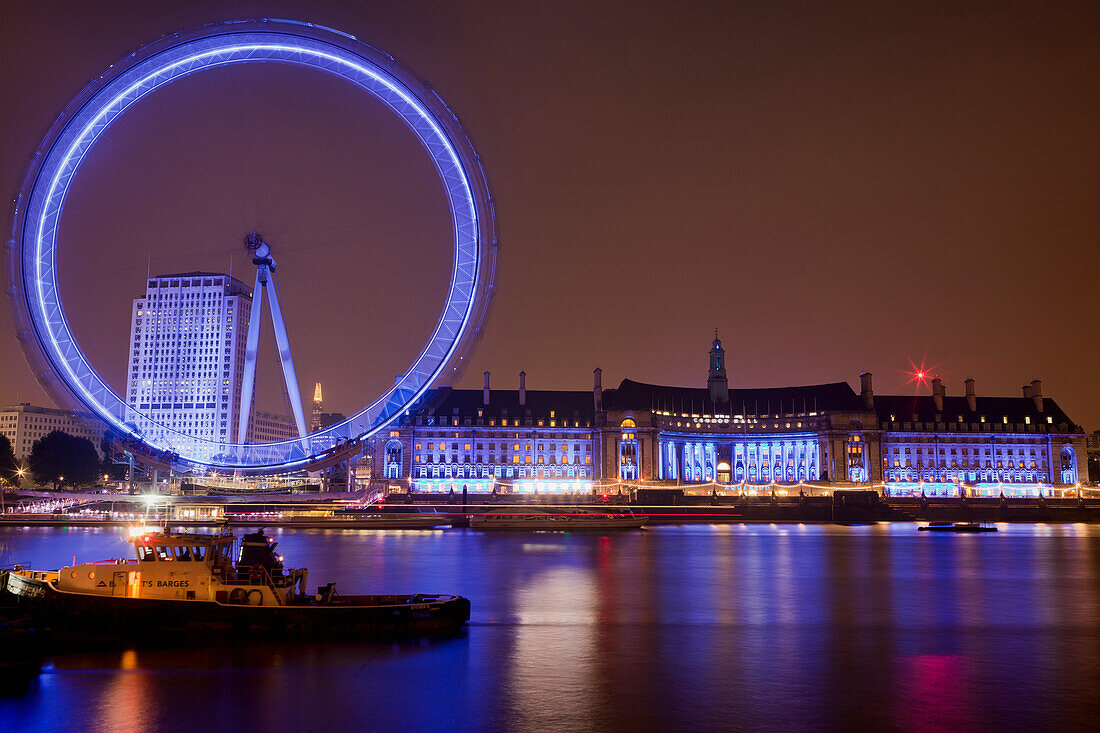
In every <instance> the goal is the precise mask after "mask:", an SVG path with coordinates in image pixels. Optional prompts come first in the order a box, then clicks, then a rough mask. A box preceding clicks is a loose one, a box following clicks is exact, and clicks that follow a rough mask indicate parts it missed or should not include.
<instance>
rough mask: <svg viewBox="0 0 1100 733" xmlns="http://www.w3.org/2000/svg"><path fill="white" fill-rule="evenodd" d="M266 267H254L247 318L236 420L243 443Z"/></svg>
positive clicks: (258, 334) (246, 432)
mask: <svg viewBox="0 0 1100 733" xmlns="http://www.w3.org/2000/svg"><path fill="white" fill-rule="evenodd" d="M267 279H268V278H267V268H266V267H264V266H262V265H261V266H260V267H258V268H256V284H255V285H254V286H253V287H252V315H251V316H249V319H248V341H246V342H245V347H244V377H243V379H242V381H241V411H240V418H239V421H238V422H237V442H238V443H244V442H245V438H246V437H247V435H248V416H249V413H250V412H251V411H252V392H253V390H254V387H255V384H256V353H257V351H258V350H259V347H260V319H261V318H262V317H263V302H264V294H263V288H264V283H265V282H266V280H267Z"/></svg>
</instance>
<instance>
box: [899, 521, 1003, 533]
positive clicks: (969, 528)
mask: <svg viewBox="0 0 1100 733" xmlns="http://www.w3.org/2000/svg"><path fill="white" fill-rule="evenodd" d="M917 531H918V532H968V533H974V532H996V531H997V528H996V527H994V526H992V525H988V524H980V523H978V522H929V523H928V524H922V525H921V526H920V527H917Z"/></svg>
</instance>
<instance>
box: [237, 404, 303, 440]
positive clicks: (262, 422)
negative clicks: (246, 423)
mask: <svg viewBox="0 0 1100 733" xmlns="http://www.w3.org/2000/svg"><path fill="white" fill-rule="evenodd" d="M249 434H250V435H251V438H250V440H251V441H253V442H256V443H277V442H279V441H282V440H293V439H294V438H297V437H298V427H297V426H296V425H295V424H294V421H293V420H291V419H290V418H288V417H287V416H286V415H280V414H278V413H276V412H266V411H264V410H257V409H255V408H253V411H252V425H251V427H250V428H249Z"/></svg>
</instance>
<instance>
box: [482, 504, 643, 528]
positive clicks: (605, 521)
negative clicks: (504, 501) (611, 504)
mask: <svg viewBox="0 0 1100 733" xmlns="http://www.w3.org/2000/svg"><path fill="white" fill-rule="evenodd" d="M648 519H649V518H648V517H646V516H643V515H639V514H635V513H634V512H632V511H630V510H629V509H611V508H602V507H601V508H596V507H583V506H578V507H545V506H531V507H527V506H511V507H498V508H495V509H490V510H488V511H486V512H483V513H480V514H471V515H470V529H480V530H494V529H513V530H514V529H518V530H527V531H573V530H580V529H598V530H609V529H640V528H641V526H642V525H643V524H645V523H646V521H647V520H648Z"/></svg>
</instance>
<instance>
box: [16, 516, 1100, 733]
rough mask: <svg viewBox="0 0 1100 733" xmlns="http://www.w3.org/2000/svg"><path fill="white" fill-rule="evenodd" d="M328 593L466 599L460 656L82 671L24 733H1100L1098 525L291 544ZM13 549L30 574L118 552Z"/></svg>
mask: <svg viewBox="0 0 1100 733" xmlns="http://www.w3.org/2000/svg"><path fill="white" fill-rule="evenodd" d="M275 534H276V535H277V536H278V540H279V542H280V550H281V551H282V552H283V554H284V555H285V556H286V557H287V558H288V561H289V562H290V563H291V564H294V565H303V566H307V567H309V568H310V569H311V576H310V577H311V579H312V582H314V583H323V582H327V581H328V580H330V579H331V580H335V581H336V582H337V583H338V586H340V587H342V588H345V589H347V590H349V591H351V590H357V589H370V590H378V591H381V592H390V591H392V592H457V593H461V594H463V595H466V596H468V597H470V598H471V599H472V600H473V619H472V621H471V625H470V627H469V629H468V630H467V631H466V632H465V634H464V635H462V636H460V637H457V638H452V639H437V640H431V641H408V642H400V643H391V642H385V643H366V642H342V643H341V642H335V643H323V644H319V643H296V642H293V641H289V642H287V643H280V644H258V645H232V644H230V645H227V646H219V647H208V648H196V647H188V648H182V649H181V648H171V647H166V648H161V649H141V650H127V651H115V652H109V653H106V652H105V653H99V654H71V655H59V656H58V657H56V658H55V659H54V660H53V662H52V666H51V667H49V668H48V669H47V670H46V672H45V673H44V674H43V675H42V677H41V679H40V681H39V683H38V685H37V686H36V688H35V689H33V690H32V691H31V692H29V693H27V694H25V695H21V696H17V697H10V698H6V699H0V708H2V710H0V713H3V714H4V715H6V716H14V718H9V719H14V720H18V721H19V726H17V727H21V728H23V729H27V730H54V729H57V728H58V727H62V726H67V727H69V728H74V727H75V728H76V729H89V730H96V729H99V730H135V731H136V730H142V731H147V730H150V729H155V728H157V727H159V726H164V725H165V723H166V721H168V723H169V725H168V727H173V728H175V727H178V728H181V729H188V728H193V727H200V728H201V727H209V725H210V721H211V717H210V715H211V712H210V711H211V710H217V711H218V713H217V714H218V721H219V723H220V724H222V725H223V726H235V727H240V728H242V729H248V730H253V729H264V730H291V729H294V730H303V729H305V730H310V729H312V730H316V729H323V728H339V729H344V728H350V727H353V726H354V727H366V728H370V729H387V730H391V729H392V730H423V729H426V728H430V727H436V728H438V727H444V728H459V729H463V728H464V729H478V730H493V729H513V730H514V729H523V730H531V729H536V730H537V729H545V730H559V729H570V730H623V729H642V730H675V729H685V728H691V729H713V730H729V729H738V728H740V729H769V730H777V729H780V730H781V729H790V730H805V729H821V728H829V729H837V728H862V729H893V730H925V729H928V728H930V727H931V728H953V729H958V730H969V729H983V728H1001V727H1011V728H1016V727H1041V728H1060V729H1074V728H1079V729H1087V728H1089V727H1090V724H1091V722H1092V721H1093V720H1094V719H1095V716H1096V715H1097V714H1100V705H1098V703H1097V696H1096V695H1095V691H1094V688H1095V685H1096V683H1097V682H1100V632H1098V622H1097V611H1098V610H1100V529H1098V528H1095V527H1092V526H1088V525H1002V531H1001V532H999V533H997V534H996V535H978V536H966V535H962V536H954V535H946V536H943V535H939V536H937V535H929V534H928V533H917V532H916V530H915V528H914V527H913V526H912V525H875V526H869V527H838V526H829V525H774V526H769V525H728V526H717V527H704V526H685V527H664V528H659V529H654V530H650V531H646V532H637V533H625V534H615V535H608V536H601V535H599V534H539V535H528V534H507V533H504V534H491V533H485V534H482V533H477V532H470V531H447V532H439V531H434V532H402V533H387V532H379V531H360V532H347V531H344V532H335V531H332V532H324V531H284V532H276V533H275ZM120 541H121V536H120V535H119V534H117V533H114V532H112V531H98V530H44V529H36V530H29V531H24V530H13V529H4V530H0V546H2V547H4V548H5V553H6V554H5V556H4V557H3V558H2V560H0V562H3V563H5V564H6V563H10V562H13V561H14V558H16V557H18V558H19V560H20V561H24V562H27V561H31V562H33V563H34V564H35V565H38V566H40V567H46V566H49V565H56V564H63V563H66V562H69V561H70V560H71V559H72V556H73V555H74V554H76V555H78V556H80V557H82V558H88V559H92V558H95V557H100V556H102V557H109V556H114V555H117V554H118V552H119V549H118V543H119V542H120Z"/></svg>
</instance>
